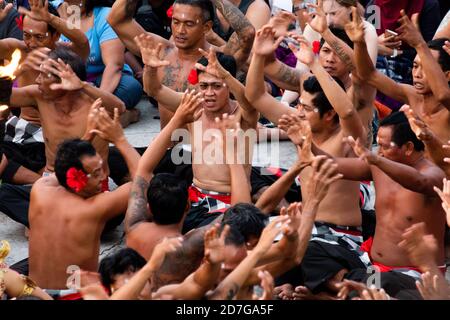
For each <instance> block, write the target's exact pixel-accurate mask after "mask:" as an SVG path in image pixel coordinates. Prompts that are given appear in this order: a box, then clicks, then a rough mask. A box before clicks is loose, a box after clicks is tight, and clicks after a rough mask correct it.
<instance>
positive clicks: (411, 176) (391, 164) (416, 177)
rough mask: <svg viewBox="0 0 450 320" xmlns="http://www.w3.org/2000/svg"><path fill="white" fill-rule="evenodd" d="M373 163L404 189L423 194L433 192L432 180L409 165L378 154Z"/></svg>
mask: <svg viewBox="0 0 450 320" xmlns="http://www.w3.org/2000/svg"><path fill="white" fill-rule="evenodd" d="M373 165H374V166H376V167H377V168H378V169H380V170H382V171H383V172H384V173H385V174H387V175H388V176H389V177H390V178H391V179H392V180H394V181H395V182H397V183H398V184H400V185H401V186H402V187H403V188H405V189H408V190H411V191H414V192H418V193H423V194H429V195H432V194H435V192H434V190H433V187H434V184H433V183H432V181H430V179H429V178H428V177H426V176H425V175H424V174H422V173H421V172H420V171H418V170H417V169H415V168H413V167H411V166H408V165H405V164H402V163H399V162H395V161H392V160H389V159H386V158H384V157H380V156H377V158H376V161H375V163H373Z"/></svg>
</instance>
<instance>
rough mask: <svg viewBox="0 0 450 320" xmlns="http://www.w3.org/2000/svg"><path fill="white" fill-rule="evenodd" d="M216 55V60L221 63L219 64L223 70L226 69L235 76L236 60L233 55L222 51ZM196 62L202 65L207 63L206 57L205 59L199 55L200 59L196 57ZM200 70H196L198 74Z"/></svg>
mask: <svg viewBox="0 0 450 320" xmlns="http://www.w3.org/2000/svg"><path fill="white" fill-rule="evenodd" d="M216 56H217V60H218V61H219V63H220V64H221V66H222V67H223V68H224V69H225V70H227V71H228V72H229V73H230V74H231V75H232V76H233V77H236V71H237V66H236V60H235V59H234V57H233V56H229V55H226V54H223V53H222V52H217V53H216ZM197 62H198V63H200V64H201V65H204V66H207V65H208V59H206V58H205V57H201V58H200V59H198V61H197ZM202 72H203V71H202V70H197V73H198V74H200V73H202Z"/></svg>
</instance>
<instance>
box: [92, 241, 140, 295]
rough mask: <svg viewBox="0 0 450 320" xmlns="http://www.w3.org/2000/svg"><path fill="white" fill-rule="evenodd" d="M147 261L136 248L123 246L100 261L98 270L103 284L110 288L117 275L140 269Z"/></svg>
mask: <svg viewBox="0 0 450 320" xmlns="http://www.w3.org/2000/svg"><path fill="white" fill-rule="evenodd" d="M146 263H147V262H146V261H145V259H144V258H143V257H142V256H141V255H140V254H139V253H137V252H136V251H135V250H133V249H131V248H123V249H120V250H118V251H116V252H114V253H113V254H111V255H109V256H107V257H104V258H103V259H102V261H101V262H100V266H99V268H98V272H99V273H100V277H101V281H102V284H103V286H105V287H106V288H107V289H108V290H110V288H111V285H112V284H114V281H115V280H114V278H115V277H116V276H118V275H121V274H124V273H126V272H136V271H139V270H140V269H142V267H143V266H145V264H146Z"/></svg>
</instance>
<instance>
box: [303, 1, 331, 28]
mask: <svg viewBox="0 0 450 320" xmlns="http://www.w3.org/2000/svg"><path fill="white" fill-rule="evenodd" d="M307 6H308V8H314V9H315V10H314V12H311V13H308V12H303V17H304V18H305V20H306V21H307V22H308V24H309V25H310V26H311V28H312V29H313V30H314V31H316V32H318V33H320V34H323V33H324V32H325V31H327V29H328V23H327V16H326V14H325V11H323V0H319V1H317V5H315V4H312V3H308V4H307Z"/></svg>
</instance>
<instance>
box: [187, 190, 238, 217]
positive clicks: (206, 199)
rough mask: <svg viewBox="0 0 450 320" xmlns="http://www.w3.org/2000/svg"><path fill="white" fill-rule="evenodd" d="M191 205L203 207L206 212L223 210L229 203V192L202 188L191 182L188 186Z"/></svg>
mask: <svg viewBox="0 0 450 320" xmlns="http://www.w3.org/2000/svg"><path fill="white" fill-rule="evenodd" d="M189 200H190V201H191V207H193V208H196V207H204V208H207V209H208V212H225V210H227V209H228V208H229V207H230V205H231V194H230V193H223V192H217V191H210V190H204V189H200V188H198V187H196V186H195V185H194V184H192V185H191V186H190V187H189Z"/></svg>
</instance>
